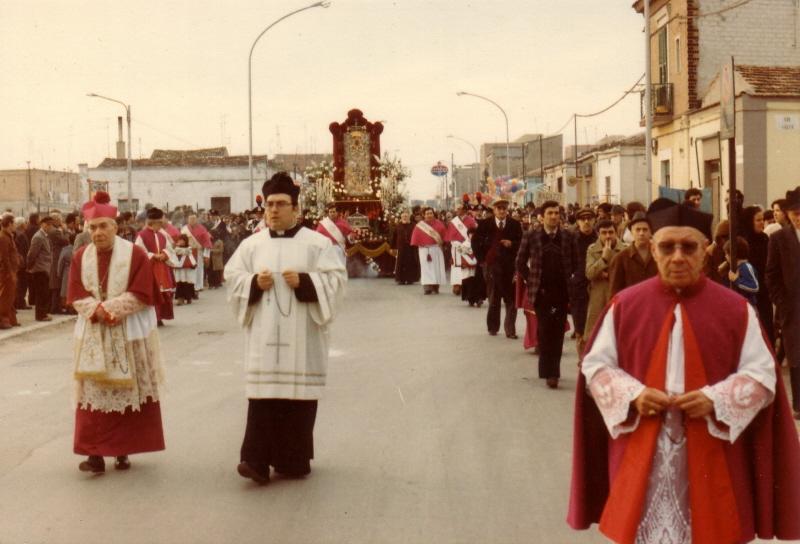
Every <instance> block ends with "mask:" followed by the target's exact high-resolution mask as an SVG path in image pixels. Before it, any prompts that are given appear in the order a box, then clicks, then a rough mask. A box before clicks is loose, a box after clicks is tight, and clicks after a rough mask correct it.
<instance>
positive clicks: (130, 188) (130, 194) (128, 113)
mask: <svg viewBox="0 0 800 544" xmlns="http://www.w3.org/2000/svg"><path fill="white" fill-rule="evenodd" d="M86 96H91V97H92V98H102V99H103V100H109V101H111V102H116V103H117V104H121V105H122V107H123V108H125V118H126V120H127V122H128V153H127V155H128V161H127V170H128V211H131V210H133V183H132V181H131V174H132V173H131V106H130V104H126V103H125V102H123V101H121V100H117V99H115V98H109V97H107V96H103V95H99V94H95V93H89V94H87V95H86Z"/></svg>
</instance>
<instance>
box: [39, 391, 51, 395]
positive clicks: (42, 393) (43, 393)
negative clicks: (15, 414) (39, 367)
mask: <svg viewBox="0 0 800 544" xmlns="http://www.w3.org/2000/svg"><path fill="white" fill-rule="evenodd" d="M39 394H40V395H49V394H50V391H39Z"/></svg>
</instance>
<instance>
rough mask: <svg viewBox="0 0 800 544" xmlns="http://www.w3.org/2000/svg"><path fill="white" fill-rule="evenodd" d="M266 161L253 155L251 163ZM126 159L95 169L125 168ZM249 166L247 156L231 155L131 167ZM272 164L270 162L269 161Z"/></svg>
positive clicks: (135, 163)
mask: <svg viewBox="0 0 800 544" xmlns="http://www.w3.org/2000/svg"><path fill="white" fill-rule="evenodd" d="M266 161H267V156H266V155H253V163H254V164H255V163H264V162H266ZM127 164H128V162H127V160H126V159H112V158H107V159H103V162H101V163H100V164H98V165H97V168H126V167H127ZM248 164H249V161H248V156H247V155H233V156H230V157H195V156H186V155H177V156H173V157H170V158H160V159H153V158H150V159H134V160H132V161H131V165H132V166H133V167H134V168H148V167H149V168H158V167H161V168H164V167H167V168H185V167H214V166H223V167H239V166H247V165H248ZM270 164H272V161H270Z"/></svg>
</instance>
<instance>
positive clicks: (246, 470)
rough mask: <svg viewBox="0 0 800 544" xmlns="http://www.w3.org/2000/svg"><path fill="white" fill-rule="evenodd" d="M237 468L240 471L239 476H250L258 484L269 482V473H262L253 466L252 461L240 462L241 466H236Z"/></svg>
mask: <svg viewBox="0 0 800 544" xmlns="http://www.w3.org/2000/svg"><path fill="white" fill-rule="evenodd" d="M236 470H237V471H238V472H239V476H241V477H242V478H250V479H251V480H253V481H254V482H255V483H257V484H258V485H266V484H268V483H269V473H267V474H266V475H264V474H261V473H260V472H259V471H257V470H256V469H255V468H253V467H252V466H251V465H250V463H248V462H247V461H242V462H241V463H239V466H238V467H236Z"/></svg>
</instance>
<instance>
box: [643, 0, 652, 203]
mask: <svg viewBox="0 0 800 544" xmlns="http://www.w3.org/2000/svg"><path fill="white" fill-rule="evenodd" d="M644 43H645V46H644V57H645V62H644V80H645V81H644V104H645V110H644V111H645V126H646V127H647V128H645V131H644V147H645V153H644V156H645V159H646V165H645V171H646V177H645V181H646V183H647V192H648V194H649V195H650V202H652V201H653V100H652V96H653V95H652V93H653V85H652V77H651V70H650V64H651V60H650V47H651V45H650V0H644Z"/></svg>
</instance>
